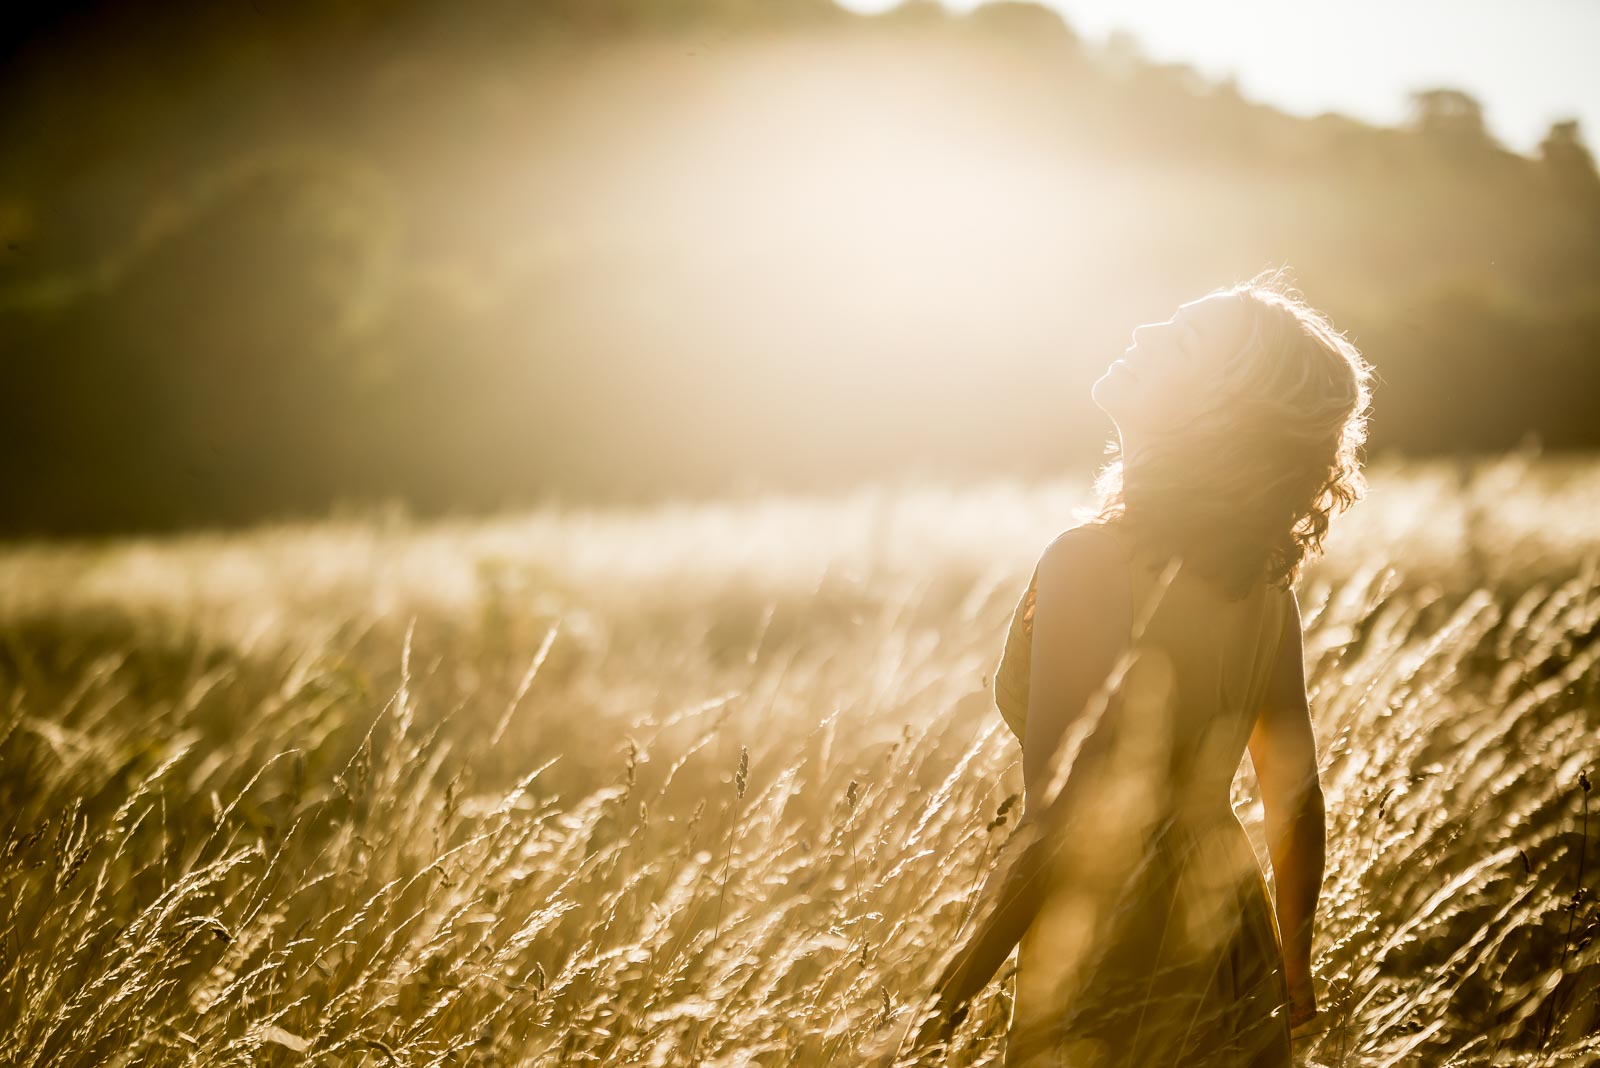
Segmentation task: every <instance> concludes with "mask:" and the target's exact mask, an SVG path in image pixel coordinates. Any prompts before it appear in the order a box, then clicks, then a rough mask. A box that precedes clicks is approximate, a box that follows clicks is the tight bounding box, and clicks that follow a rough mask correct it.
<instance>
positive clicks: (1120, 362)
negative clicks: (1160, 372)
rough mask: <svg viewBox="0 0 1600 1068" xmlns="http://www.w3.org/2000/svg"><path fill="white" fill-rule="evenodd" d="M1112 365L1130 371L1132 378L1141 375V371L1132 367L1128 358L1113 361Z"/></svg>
mask: <svg viewBox="0 0 1600 1068" xmlns="http://www.w3.org/2000/svg"><path fill="white" fill-rule="evenodd" d="M1111 366H1113V367H1120V368H1122V369H1123V370H1124V371H1126V372H1128V375H1129V377H1131V378H1138V377H1139V372H1138V371H1135V370H1134V369H1133V368H1132V367H1130V366H1129V365H1128V361H1127V360H1115V361H1113V362H1112V364H1111Z"/></svg>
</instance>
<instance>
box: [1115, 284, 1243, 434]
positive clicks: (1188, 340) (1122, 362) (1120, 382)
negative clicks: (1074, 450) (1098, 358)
mask: <svg viewBox="0 0 1600 1068" xmlns="http://www.w3.org/2000/svg"><path fill="white" fill-rule="evenodd" d="M1244 300H1245V298H1244V297H1241V296H1239V295H1237V294H1233V293H1213V294H1211V295H1210V296H1206V297H1202V298H1201V299H1199V300H1194V301H1190V302H1189V303H1187V304H1183V305H1180V306H1179V307H1178V311H1177V313H1176V314H1174V315H1173V317H1172V318H1170V319H1168V320H1167V321H1165V322H1161V323H1145V324H1143V325H1141V326H1137V327H1135V328H1134V331H1133V344H1132V345H1130V346H1128V349H1127V351H1126V352H1124V353H1123V355H1122V358H1121V359H1119V360H1117V361H1116V362H1114V363H1112V365H1111V366H1110V367H1109V368H1108V369H1107V370H1106V373H1105V374H1103V375H1101V376H1100V378H1099V379H1097V380H1096V381H1095V384H1094V387H1093V388H1092V389H1091V391H1090V395H1091V396H1093V398H1094V402H1095V404H1097V405H1099V407H1100V409H1101V411H1103V412H1105V413H1106V414H1107V415H1109V416H1110V417H1111V418H1112V420H1113V421H1114V422H1115V423H1116V424H1117V428H1118V430H1119V431H1121V432H1122V433H1123V435H1124V437H1126V435H1127V434H1128V433H1130V432H1132V433H1135V434H1138V435H1141V436H1142V435H1146V434H1159V433H1162V432H1164V431H1171V430H1176V429H1178V428H1180V427H1182V426H1183V424H1184V423H1186V422H1187V421H1188V420H1189V419H1190V418H1192V417H1193V416H1194V415H1196V414H1197V413H1198V412H1199V411H1201V410H1202V408H1203V401H1204V399H1205V397H1206V394H1207V393H1208V392H1209V391H1210V390H1211V389H1212V388H1213V386H1214V382H1215V379H1216V377H1217V375H1218V372H1219V371H1220V370H1221V369H1222V368H1223V367H1224V366H1225V365H1226V363H1227V362H1228V361H1229V360H1230V359H1232V358H1233V357H1234V356H1235V355H1237V353H1238V352H1239V351H1240V350H1241V349H1242V348H1243V347H1244V344H1245V340H1246V339H1247V338H1248V337H1249V333H1250V322H1249V310H1248V309H1247V308H1246V307H1245V305H1244ZM1124 444H1126V441H1125V442H1124Z"/></svg>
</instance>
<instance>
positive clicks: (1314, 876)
mask: <svg viewBox="0 0 1600 1068" xmlns="http://www.w3.org/2000/svg"><path fill="white" fill-rule="evenodd" d="M1133 342H1134V343H1133V345H1132V346H1130V347H1129V348H1128V350H1127V351H1126V353H1125V354H1124V356H1123V358H1122V359H1119V360H1117V361H1116V362H1114V363H1113V364H1112V365H1111V367H1110V369H1109V370H1107V371H1106V373H1105V375H1104V376H1103V377H1101V378H1100V379H1099V380H1098V381H1096V382H1095V384H1094V389H1093V396H1094V400H1095V403H1096V404H1097V405H1098V406H1099V407H1100V408H1101V409H1102V410H1104V411H1105V412H1106V414H1107V415H1109V416H1110V417H1111V419H1112V421H1113V422H1114V423H1115V426H1116V430H1117V437H1118V448H1117V452H1118V458H1117V459H1116V460H1115V462H1113V463H1112V464H1110V465H1109V466H1108V467H1107V468H1106V469H1105V470H1104V471H1103V472H1102V474H1101V476H1100V478H1099V481H1098V483H1097V489H1098V491H1099V508H1098V510H1097V511H1096V512H1095V513H1094V514H1093V515H1091V516H1089V517H1087V521H1086V522H1084V523H1083V524H1082V525H1080V526H1077V527H1074V528H1072V529H1070V530H1068V531H1066V532H1065V533H1063V534H1061V535H1060V536H1059V537H1057V538H1056V539H1055V540H1054V541H1052V542H1051V543H1050V545H1049V546H1048V547H1047V548H1046V549H1045V550H1044V553H1043V554H1042V556H1041V557H1040V559H1039V562H1038V565H1037V567H1036V568H1035V570H1034V573H1033V577H1032V579H1031V581H1030V582H1029V584H1028V588H1027V590H1026V591H1025V592H1024V594H1023V595H1022V598H1021V600H1020V601H1019V603H1018V605H1017V609H1016V612H1015V613H1014V615H1013V618H1012V623H1011V630H1010V632H1009V633H1008V635H1007V638H1006V644H1005V650H1004V652H1003V654H1002V657H1001V661H1000V665H999V668H998V670H997V673H996V680H995V699H996V703H997V705H998V706H999V709H1000V712H1001V714H1002V715H1003V716H1004V718H1005V720H1006V722H1007V724H1008V725H1009V726H1010V727H1011V729H1012V730H1013V731H1014V732H1015V733H1016V735H1017V738H1018V740H1019V741H1020V742H1021V743H1022V751H1023V778H1024V785H1025V789H1024V802H1025V810H1024V815H1023V818H1022V820H1021V821H1020V823H1019V826H1018V828H1017V831H1016V833H1015V834H1014V835H1013V836H1012V839H1011V841H1010V842H1009V843H1008V845H1007V848H1006V850H1005V852H1004V854H1003V856H1002V861H1001V863H1000V864H999V865H998V866H997V868H996V871H995V872H994V873H993V874H992V875H991V876H990V879H989V882H988V883H987V884H986V886H985V888H984V891H983V894H982V896H981V898H980V907H979V909H978V911H977V913H976V917H977V922H976V923H974V924H973V925H972V926H971V927H970V929H969V933H967V934H966V936H965V937H964V939H963V940H962V941H961V942H960V944H959V945H957V946H956V947H954V950H953V952H952V953H951V954H950V957H949V960H948V963H947V964H946V966H945V968H944V969H943V972H942V974H941V975H940V977H939V979H938V982H937V983H936V985H935V989H934V992H933V995H932V996H931V998H930V1002H931V1003H932V1009H931V1014H929V1015H927V1016H926V1017H925V1020H924V1022H923V1024H922V1026H921V1028H920V1030H919V1031H918V1034H917V1039H916V1043H915V1046H916V1048H917V1049H918V1050H919V1051H922V1052H926V1051H929V1050H936V1049H937V1048H938V1047H939V1045H940V1044H941V1043H943V1042H945V1041H947V1040H948V1039H949V1037H950V1036H951V1035H952V1034H953V1032H954V1028H955V1027H956V1026H957V1025H958V1024H959V1022H960V1019H961V1017H962V1016H963V1015H964V1014H965V1005H966V1003H967V1001H968V1000H969V999H970V998H971V997H972V996H973V995H974V994H976V993H977V992H978V991H979V990H980V989H981V988H982V987H983V986H984V985H985V984H987V983H988V982H989V980H990V979H991V977H992V976H993V975H994V973H995V971H996V969H997V968H998V966H999V965H1000V963H1001V962H1002V961H1003V960H1004V959H1005V958H1006V957H1007V956H1008V955H1009V954H1010V953H1011V951H1012V949H1013V947H1016V948H1017V949H1018V961H1017V972H1016V992H1015V1001H1014V1003H1013V1010H1012V1020H1011V1029H1010V1032H1009V1035H1008V1041H1007V1055H1006V1062H1005V1063H1006V1064H1007V1065H1011V1066H1015V1065H1024V1064H1026V1065H1072V1066H1075V1068H1076V1066H1081V1068H1109V1066H1113V1065H1115V1066H1128V1068H1165V1066H1179V1065H1181V1066H1184V1068H1198V1066H1208V1065H1209V1066H1218V1068H1220V1066H1224V1065H1226V1066H1229V1068H1280V1066H1287V1065H1289V1064H1290V1063H1291V1062H1290V1038H1291V1029H1292V1028H1294V1029H1305V1028H1306V1025H1307V1024H1309V1022H1310V1021H1311V1020H1312V1018H1313V1017H1315V1016H1316V1014H1317V1005H1316V995H1315V992H1314V990H1313V986H1312V977H1311V941H1312V921H1313V917H1314V915H1315V912H1316V903H1317V896H1318V892H1319V888H1320V885H1321V881H1322V872H1323V833H1324V832H1323V803H1322V792H1321V788H1320V786H1319V784H1318V782H1317V758H1316V749H1315V745H1314V742H1313V738H1312V731H1311V724H1310V719H1309V714H1308V710H1307V702H1306V691H1305V678H1304V667H1303V653H1302V645H1301V622H1300V612H1299V606H1298V603H1297V602H1296V599H1295V596H1294V592H1293V583H1294V581H1295V580H1296V579H1297V578H1298V577H1299V574H1300V571H1301V568H1302V566H1303V564H1304V563H1305V561H1306V560H1307V559H1308V558H1310V557H1312V556H1313V555H1314V554H1316V553H1318V552H1320V550H1321V547H1322V540H1323V538H1324V536H1325V534H1326V533H1327V530H1328V524H1329V519H1330V517H1331V516H1333V515H1334V514H1336V513H1338V512H1341V511H1343V510H1345V509H1346V508H1348V507H1349V506H1350V505H1351V504H1353V503H1354V502H1355V501H1356V500H1357V499H1359V498H1360V497H1361V495H1362V494H1363V492H1364V489H1365V483H1364V481H1363V478H1362V475H1361V471H1360V465H1359V460H1358V458H1357V453H1358V450H1359V448H1360V446H1361V445H1362V443H1363V442H1364V441H1365V437H1366V418H1367V410H1368V406H1369V403H1370V383H1371V380H1372V370H1371V368H1370V366H1369V365H1368V364H1367V363H1366V361H1365V360H1364V359H1363V358H1362V356H1361V354H1360V353H1359V352H1358V351H1357V350H1356V348H1355V347H1354V346H1353V345H1351V344H1350V342H1349V341H1347V340H1346V339H1345V338H1344V337H1343V336H1342V335H1341V334H1340V333H1338V332H1337V331H1335V330H1334V328H1333V326H1332V325H1331V324H1330V323H1329V321H1328V320H1327V318H1326V317H1325V316H1323V315H1322V314H1321V313H1319V312H1317V311H1315V310H1313V309H1312V308H1310V307H1308V306H1307V305H1306V304H1305V303H1304V302H1303V301H1301V300H1300V299H1299V298H1298V296H1297V295H1296V294H1295V293H1294V291H1293V290H1292V289H1290V288H1289V287H1288V286H1287V285H1285V284H1284V283H1283V282H1282V278H1281V275H1279V274H1270V275H1258V276H1257V277H1256V278H1254V279H1251V280H1250V281H1248V282H1244V283H1240V284H1238V285H1235V286H1232V287H1230V288H1226V289H1219V290H1217V291H1214V292H1212V293H1211V294H1209V295H1207V296H1205V297H1204V298H1202V299H1199V300H1196V301H1192V302H1190V303H1187V304H1184V305H1182V306H1181V307H1180V308H1179V309H1178V310H1177V312H1176V314H1174V315H1173V317H1172V318H1171V319H1168V320H1167V321H1165V322H1161V323H1152V324H1146V325H1143V326H1140V327H1138V328H1137V329H1136V330H1135V331H1134V335H1133ZM1247 748H1248V750H1249V752H1250V757H1251V761H1252V763H1253V764H1254V766H1255V771H1256V777H1257V780H1258V782H1259V784H1260V788H1261V798H1262V802H1263V805H1264V808H1265V814H1266V831H1267V838H1268V846H1269V854H1270V859H1271V862H1272V869H1273V872H1274V874H1275V876H1276V880H1277V894H1276V897H1277V902H1276V912H1275V914H1274V906H1273V905H1272V904H1271V901H1270V898H1269V896H1268V894H1267V890H1266V884H1265V882H1264V880H1263V878H1262V874H1261V871H1260V868H1259V867H1258V865H1257V863H1256V858H1255V854H1254V851H1253V850H1252V848H1251V845H1250V841H1249V838H1248V836H1247V835H1246V834H1245V831H1244V829H1243V828H1242V827H1241V826H1240V825H1239V823H1238V821H1237V819H1236V818H1235V817H1234V814H1233V809H1232V805H1231V802H1230V787H1231V783H1232V780H1233V776H1234V773H1235V771H1236V770H1237V769H1238V766H1239V763H1240V758H1241V757H1242V755H1243V753H1244V751H1245V750H1246V749H1247ZM1019 943H1020V944H1019Z"/></svg>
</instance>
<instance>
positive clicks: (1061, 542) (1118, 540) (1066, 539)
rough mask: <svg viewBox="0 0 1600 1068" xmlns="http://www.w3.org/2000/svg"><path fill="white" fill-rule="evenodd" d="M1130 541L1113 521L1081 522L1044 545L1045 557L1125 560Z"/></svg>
mask: <svg viewBox="0 0 1600 1068" xmlns="http://www.w3.org/2000/svg"><path fill="white" fill-rule="evenodd" d="M1128 551H1129V547H1128V542H1127V539H1126V537H1125V536H1124V535H1123V532H1122V530H1121V529H1120V528H1118V527H1117V526H1116V525H1115V524H1113V523H1079V524H1078V525H1076V526H1071V527H1068V528H1067V529H1066V530H1063V531H1062V532H1061V533H1060V534H1057V535H1056V536H1055V538H1054V539H1052V540H1051V542H1050V544H1049V545H1046V546H1045V547H1044V553H1043V554H1042V555H1043V556H1044V557H1048V556H1052V555H1054V556H1056V557H1058V558H1060V557H1064V556H1069V555H1070V556H1073V557H1086V558H1089V559H1095V560H1100V561H1107V560H1112V559H1116V560H1125V559H1127V557H1128Z"/></svg>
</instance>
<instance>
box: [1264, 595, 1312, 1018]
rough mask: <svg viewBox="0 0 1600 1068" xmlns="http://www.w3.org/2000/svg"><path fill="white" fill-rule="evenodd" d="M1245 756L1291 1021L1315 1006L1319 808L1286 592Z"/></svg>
mask: <svg viewBox="0 0 1600 1068" xmlns="http://www.w3.org/2000/svg"><path fill="white" fill-rule="evenodd" d="M1250 762H1251V763H1252V764H1253V765H1255V769H1256V781H1257V782H1258V783H1260V785H1261V803H1262V808H1263V809H1264V810H1265V814H1266V830H1267V852H1268V854H1269V855H1270V857H1271V860H1272V872H1273V876H1274V878H1275V879H1276V881H1277V887H1278V893H1277V897H1278V902H1277V912H1278V930H1279V932H1280V933H1281V935H1282V938H1283V965H1284V976H1285V978H1286V979H1287V980H1288V982H1289V995H1290V999H1291V1002H1292V1005H1293V1018H1292V1019H1293V1022H1294V1023H1296V1024H1299V1023H1303V1022H1305V1021H1306V1020H1309V1019H1311V1018H1312V1017H1313V1016H1315V1015H1316V1012H1317V999H1316V993H1315V991H1314V990H1313V989H1312V984H1311V937H1312V928H1313V921H1314V919H1315V917H1316V912H1317V898H1318V896H1319V895H1320V894H1321V892H1322V874H1323V866H1324V853H1323V851H1324V836H1325V833H1326V831H1325V827H1324V814H1323V802H1322V786H1321V784H1320V783H1319V782H1318V781H1317V745H1316V738H1315V737H1314V736H1313V734H1312V731H1311V712H1310V708H1309V707H1308V704H1307V701H1306V681H1305V652H1304V642H1303V638H1302V636H1301V622H1300V605H1299V602H1298V601H1297V600H1296V599H1295V597H1294V594H1293V592H1292V591H1291V592H1290V594H1289V611H1288V614H1287V618H1286V619H1285V620H1284V630H1283V638H1282V640H1281V641H1280V642H1279V643H1278V655H1277V658H1276V660H1275V661H1274V662H1273V671H1272V679H1271V682H1270V683H1269V684H1268V687H1267V696H1266V700H1265V702H1264V703H1263V705H1262V707H1261V710H1260V713H1259V715H1258V716H1257V717H1256V725H1255V729H1254V730H1253V732H1252V733H1251V735H1250Z"/></svg>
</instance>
